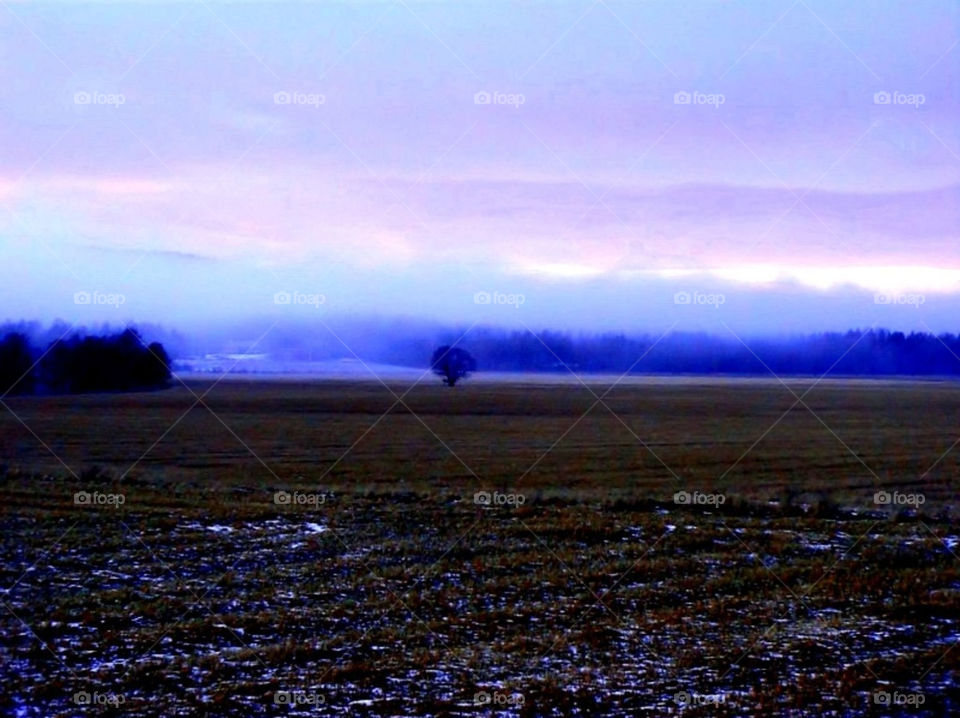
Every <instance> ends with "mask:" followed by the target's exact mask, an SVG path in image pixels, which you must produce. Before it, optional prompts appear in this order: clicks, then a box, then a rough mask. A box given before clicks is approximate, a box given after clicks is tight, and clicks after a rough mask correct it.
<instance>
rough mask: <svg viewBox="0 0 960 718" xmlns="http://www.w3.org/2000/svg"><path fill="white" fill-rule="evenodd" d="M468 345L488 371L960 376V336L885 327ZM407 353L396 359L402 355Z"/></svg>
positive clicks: (525, 336) (521, 338)
mask: <svg viewBox="0 0 960 718" xmlns="http://www.w3.org/2000/svg"><path fill="white" fill-rule="evenodd" d="M461 344H462V345H463V346H464V347H466V348H468V349H469V352H470V354H472V355H473V357H475V359H476V364H477V366H478V367H480V368H481V369H482V370H484V371H525V372H526V371H529V372H560V371H566V370H567V367H569V368H570V369H573V370H574V371H578V372H609V373H624V372H628V371H629V372H632V373H653V374H660V373H663V374H743V375H751V374H753V375H759V374H769V373H770V372H771V371H773V372H775V373H776V374H801V375H803V374H807V375H821V374H824V373H826V372H827V371H829V372H830V373H831V374H840V375H855V376H881V375H897V374H899V375H926V376H930V375H957V374H960V337H958V336H956V335H954V334H941V335H933V334H925V333H916V332H914V333H911V334H904V333H902V332H890V331H887V330H884V329H878V330H868V331H859V330H853V331H849V332H845V333H823V334H811V335H805V336H795V337H782V338H753V337H744V339H743V341H742V342H741V341H740V340H739V339H737V338H736V337H734V336H732V335H731V336H722V335H712V334H692V333H676V334H670V335H668V336H666V337H663V338H659V337H654V336H640V337H637V336H634V337H630V336H627V335H625V334H597V335H590V334H580V335H573V334H569V333H561V332H550V331H547V332H542V333H539V334H536V335H535V334H533V333H532V332H529V331H513V332H508V331H503V330H494V329H483V330H474V331H471V332H469V333H468V334H467V336H466V337H464V338H463V341H462V342H461ZM400 353H401V352H397V353H394V355H393V357H394V358H395V359H400V358H401V357H400V356H398V354H400ZM418 353H419V349H418ZM420 356H421V357H422V354H421V355H420ZM415 358H416V357H415V356H413V355H412V356H410V357H409V358H408V361H409V362H410V363H414V361H415ZM404 359H407V358H406V357H404ZM420 361H421V362H422V358H421V359H420ZM398 363H407V361H402V362H398Z"/></svg>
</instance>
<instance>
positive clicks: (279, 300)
mask: <svg viewBox="0 0 960 718" xmlns="http://www.w3.org/2000/svg"><path fill="white" fill-rule="evenodd" d="M273 303H274V304H276V305H278V306H284V307H289V306H293V307H303V306H306V307H314V308H316V309H319V308H320V305H321V304H326V303H327V298H326V296H324V295H323V294H316V293H305V292H277V293H276V294H274V295H273Z"/></svg>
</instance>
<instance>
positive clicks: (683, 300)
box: [673, 292, 692, 304]
mask: <svg viewBox="0 0 960 718" xmlns="http://www.w3.org/2000/svg"><path fill="white" fill-rule="evenodd" d="M691 301H692V298H691V296H690V292H677V293H676V294H674V295H673V303H674V304H690V302H691Z"/></svg>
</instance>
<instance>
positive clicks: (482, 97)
mask: <svg viewBox="0 0 960 718" xmlns="http://www.w3.org/2000/svg"><path fill="white" fill-rule="evenodd" d="M491 100H492V97H491V96H490V93H489V92H487V91H486V90H481V91H480V92H476V93H474V95H473V104H475V105H489V104H490V102H491Z"/></svg>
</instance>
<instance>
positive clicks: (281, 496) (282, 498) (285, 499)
mask: <svg viewBox="0 0 960 718" xmlns="http://www.w3.org/2000/svg"><path fill="white" fill-rule="evenodd" d="M291 498H292V497H291V495H290V492H289V491H277V492H276V493H275V494H274V495H273V503H275V504H277V505H278V506H289V504H290V501H291Z"/></svg>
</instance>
